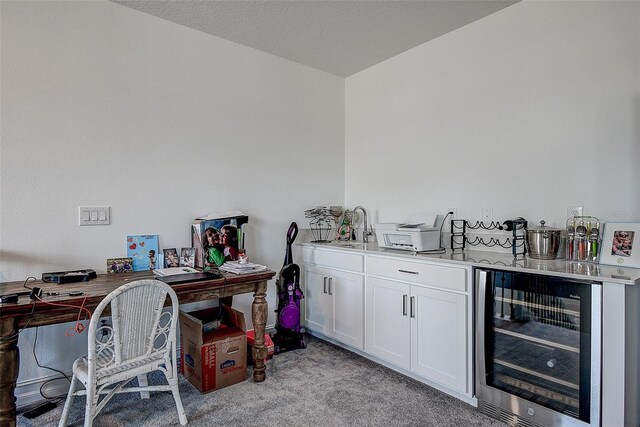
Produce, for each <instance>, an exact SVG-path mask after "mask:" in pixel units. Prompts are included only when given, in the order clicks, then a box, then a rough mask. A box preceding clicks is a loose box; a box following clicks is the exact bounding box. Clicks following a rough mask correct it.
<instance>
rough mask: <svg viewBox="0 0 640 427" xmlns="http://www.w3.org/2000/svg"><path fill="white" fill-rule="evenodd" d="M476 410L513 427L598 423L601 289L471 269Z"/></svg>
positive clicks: (551, 278) (580, 283) (542, 277)
mask: <svg viewBox="0 0 640 427" xmlns="http://www.w3.org/2000/svg"><path fill="white" fill-rule="evenodd" d="M475 291H476V293H475V295H476V306H475V309H476V359H475V362H476V396H477V398H478V409H479V410H480V411H481V412H483V413H485V414H487V415H489V416H492V417H493V418H497V419H499V420H502V421H504V422H506V423H507V424H510V425H512V426H554V427H555V426H589V425H599V424H600V410H601V406H600V379H601V378H600V368H601V341H602V334H601V325H602V317H601V307H602V285H601V284H599V283H593V282H588V281H579V280H570V279H563V278H558V277H555V276H547V275H541V274H530V273H519V272H509V271H500V270H491V269H476V289H475Z"/></svg>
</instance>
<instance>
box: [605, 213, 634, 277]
mask: <svg viewBox="0 0 640 427" xmlns="http://www.w3.org/2000/svg"><path fill="white" fill-rule="evenodd" d="M600 264H609V265H617V266H625V267H636V268H637V267H640V223H633V222H607V223H606V224H605V228H604V237H603V239H602V249H601V251H600Z"/></svg>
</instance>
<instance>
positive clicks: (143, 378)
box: [138, 374, 149, 399]
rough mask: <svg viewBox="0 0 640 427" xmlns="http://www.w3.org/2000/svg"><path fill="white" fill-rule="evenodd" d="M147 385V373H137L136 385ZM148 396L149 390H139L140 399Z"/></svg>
mask: <svg viewBox="0 0 640 427" xmlns="http://www.w3.org/2000/svg"><path fill="white" fill-rule="evenodd" d="M148 385H149V382H148V381H147V374H140V375H138V386H140V387H147V386H148ZM148 398H149V392H148V391H141V392H140V399H148Z"/></svg>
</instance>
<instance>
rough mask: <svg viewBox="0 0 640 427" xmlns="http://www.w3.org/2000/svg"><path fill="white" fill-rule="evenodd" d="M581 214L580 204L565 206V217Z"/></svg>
mask: <svg viewBox="0 0 640 427" xmlns="http://www.w3.org/2000/svg"><path fill="white" fill-rule="evenodd" d="M574 216H582V206H567V218H573V217H574Z"/></svg>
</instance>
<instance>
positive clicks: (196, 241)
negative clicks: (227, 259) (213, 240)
mask: <svg viewBox="0 0 640 427" xmlns="http://www.w3.org/2000/svg"><path fill="white" fill-rule="evenodd" d="M248 222H249V217H248V216H246V215H245V214H243V213H242V212H240V211H232V212H224V213H221V214H211V215H208V216H207V217H205V218H198V219H196V220H195V221H194V222H193V225H192V226H191V246H192V247H193V248H194V249H195V254H194V255H195V267H198V268H205V267H207V266H206V265H205V262H204V261H205V258H204V257H205V254H204V246H205V245H207V240H206V239H207V237H206V233H205V232H206V230H207V229H211V230H212V232H213V233H221V232H222V228H223V227H225V226H227V227H232V229H235V233H236V234H237V236H236V237H237V238H236V239H234V242H233V244H234V246H235V248H234V254H235V253H237V251H238V249H239V248H244V242H243V240H244V230H243V226H244V224H246V223H248ZM231 258H234V257H231ZM235 258H236V259H237V255H236V256H235ZM234 261H235V259H234Z"/></svg>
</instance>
